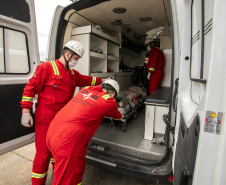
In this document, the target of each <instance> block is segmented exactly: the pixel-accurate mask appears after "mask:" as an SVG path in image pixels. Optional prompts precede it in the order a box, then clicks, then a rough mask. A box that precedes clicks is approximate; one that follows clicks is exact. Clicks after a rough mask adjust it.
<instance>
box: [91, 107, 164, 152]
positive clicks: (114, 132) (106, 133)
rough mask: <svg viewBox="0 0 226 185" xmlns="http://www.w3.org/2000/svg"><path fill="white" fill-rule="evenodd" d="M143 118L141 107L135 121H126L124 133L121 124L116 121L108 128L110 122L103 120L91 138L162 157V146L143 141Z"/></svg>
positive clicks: (143, 110) (143, 108)
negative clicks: (113, 125)
mask: <svg viewBox="0 0 226 185" xmlns="http://www.w3.org/2000/svg"><path fill="white" fill-rule="evenodd" d="M144 118H145V107H144V106H143V107H141V108H140V109H139V110H138V114H137V118H136V119H135V120H134V119H133V118H131V119H129V120H128V121H127V126H126V131H125V132H122V130H121V124H122V122H120V121H116V122H115V127H114V128H113V127H110V120H109V119H104V120H103V122H102V123H101V125H100V127H99V128H98V130H97V131H96V133H95V135H94V137H93V138H95V139H100V140H104V141H107V142H112V143H116V144H120V145H124V146H127V147H132V148H136V149H140V150H144V151H150V153H151V152H153V153H158V154H160V155H163V154H164V152H165V146H164V145H157V144H153V143H152V142H151V141H150V140H145V139H144Z"/></svg>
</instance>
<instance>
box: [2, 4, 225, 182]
mask: <svg viewBox="0 0 226 185" xmlns="http://www.w3.org/2000/svg"><path fill="white" fill-rule="evenodd" d="M225 8H226V1H225V0H214V1H212V0H139V1H138V0H77V1H73V2H71V4H70V5H68V6H66V7H61V6H58V7H57V8H56V10H55V13H54V15H53V21H52V24H51V28H50V33H49V42H48V46H47V56H46V58H47V60H48V61H51V60H55V59H57V58H59V57H60V55H61V52H62V48H63V45H64V44H65V43H66V42H68V41H69V40H77V41H79V42H81V43H82V44H83V46H84V48H85V53H84V56H83V58H82V59H80V61H79V63H78V65H77V66H76V67H75V70H78V71H79V72H80V73H81V74H84V75H90V76H97V77H101V78H108V77H109V76H115V75H116V79H117V81H118V82H119V84H120V88H121V90H123V89H125V88H127V87H129V86H131V85H134V84H133V82H134V81H133V80H134V75H135V72H136V69H137V68H142V66H143V65H144V63H145V61H146V60H147V56H148V52H147V49H146V47H145V45H144V42H145V40H146V39H147V38H152V39H154V40H155V41H156V43H157V45H158V47H159V48H160V49H161V50H162V51H163V53H164V56H165V67H164V72H165V74H164V78H163V81H162V84H161V87H160V88H159V89H158V90H157V91H156V93H155V96H153V95H152V94H151V95H148V96H147V98H146V99H145V100H144V103H143V104H142V106H140V107H139V109H137V112H136V114H134V116H131V118H129V119H128V120H127V121H126V125H125V124H124V123H122V122H120V120H119V121H115V120H110V119H109V120H108V119H105V120H104V121H103V123H102V124H101V125H100V127H99V128H98V130H97V132H96V133H95V135H94V136H93V138H92V139H91V140H90V142H89V146H88V152H87V155H86V158H87V162H88V163H90V164H93V165H96V166H99V167H103V168H105V169H108V170H112V171H114V172H117V173H121V174H125V175H132V176H134V177H138V178H142V179H145V180H148V181H150V182H153V183H159V184H175V185H190V184H193V185H223V184H226V175H225V173H226V160H225V158H224V157H225V155H226V127H225V123H226V121H225V111H226V96H225V93H226V22H225V21H224V18H225V17H226V11H225ZM35 16H36V15H35V7H34V1H33V0H12V1H1V2H0V86H1V87H0V102H1V103H0V120H1V121H0V154H3V153H6V152H8V151H11V150H13V149H16V148H18V147H21V146H24V145H26V144H28V143H31V142H34V138H35V133H34V131H35V129H34V127H31V128H26V127H23V126H22V125H21V123H20V120H21V108H20V101H21V98H22V92H23V88H24V86H25V85H26V83H27V82H28V80H29V79H30V78H31V77H32V75H33V73H34V71H35V69H36V67H37V66H38V65H40V56H39V50H38V37H37V28H36V17H35ZM123 65H124V67H125V66H126V67H127V69H129V70H123V68H122V66H123ZM78 90H79V89H77V90H76V92H77V91H78ZM76 92H75V93H76ZM37 103H38V102H37V100H34V102H33V107H32V115H34V112H35V106H36V105H37ZM112 122H113V123H114V124H113V125H112ZM122 124H124V127H122ZM153 141H155V142H153Z"/></svg>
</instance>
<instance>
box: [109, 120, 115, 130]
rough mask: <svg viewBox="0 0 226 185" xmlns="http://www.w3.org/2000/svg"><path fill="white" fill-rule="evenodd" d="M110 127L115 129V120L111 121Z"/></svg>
mask: <svg viewBox="0 0 226 185" xmlns="http://www.w3.org/2000/svg"><path fill="white" fill-rule="evenodd" d="M110 127H113V128H115V123H114V120H113V119H111V122H110Z"/></svg>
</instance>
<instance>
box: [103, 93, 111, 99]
mask: <svg viewBox="0 0 226 185" xmlns="http://www.w3.org/2000/svg"><path fill="white" fill-rule="evenodd" d="M102 97H103V98H104V99H105V100H107V99H108V98H110V97H111V96H110V95H109V94H105V95H103V96H102Z"/></svg>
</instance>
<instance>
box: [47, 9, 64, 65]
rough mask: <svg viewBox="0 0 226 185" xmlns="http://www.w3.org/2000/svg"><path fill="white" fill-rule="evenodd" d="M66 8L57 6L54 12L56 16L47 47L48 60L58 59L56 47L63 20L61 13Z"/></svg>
mask: <svg viewBox="0 0 226 185" xmlns="http://www.w3.org/2000/svg"><path fill="white" fill-rule="evenodd" d="M63 9H64V7H62V6H57V7H56V9H55V12H54V16H53V19H52V24H51V27H50V31H49V40H48V46H47V60H48V61H51V60H55V59H56V45H57V43H56V42H57V33H58V29H59V23H60V19H61V13H62V11H63Z"/></svg>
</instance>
